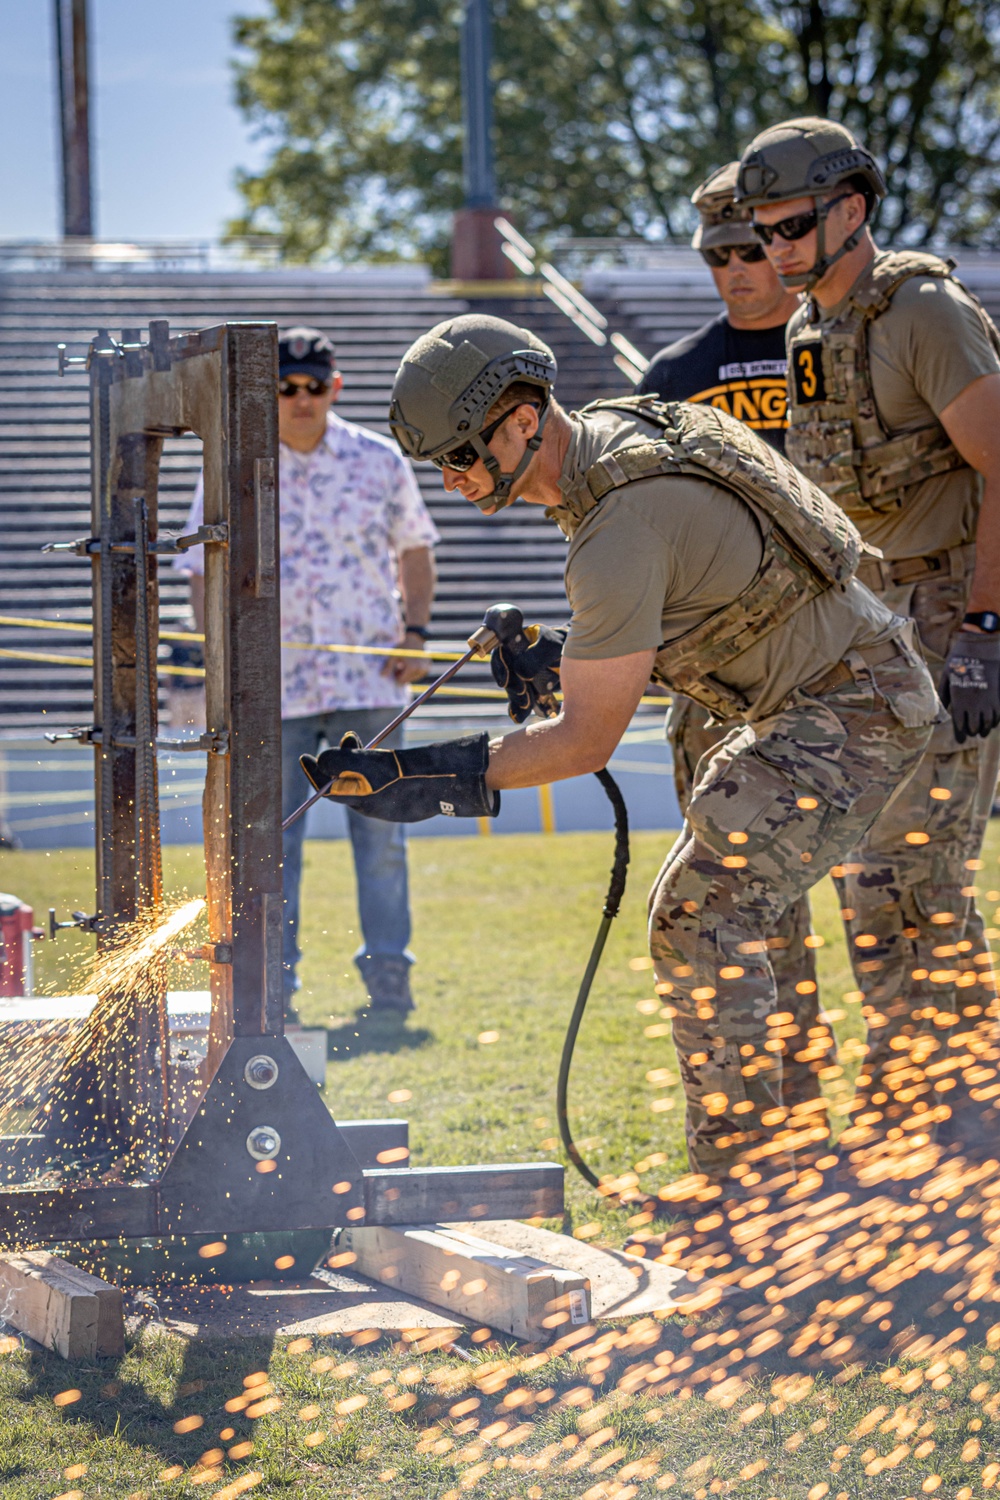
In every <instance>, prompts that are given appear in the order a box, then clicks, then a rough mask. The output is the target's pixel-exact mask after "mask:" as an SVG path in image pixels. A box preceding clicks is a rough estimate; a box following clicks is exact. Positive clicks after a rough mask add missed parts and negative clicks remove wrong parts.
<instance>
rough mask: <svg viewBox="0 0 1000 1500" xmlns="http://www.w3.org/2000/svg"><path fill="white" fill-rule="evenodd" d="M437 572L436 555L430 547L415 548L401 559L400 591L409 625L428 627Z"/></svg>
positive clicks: (406, 620)
mask: <svg viewBox="0 0 1000 1500" xmlns="http://www.w3.org/2000/svg"><path fill="white" fill-rule="evenodd" d="M436 582H437V572H436V569H435V567H434V553H433V552H432V551H431V549H430V548H429V547H413V548H411V550H410V551H409V552H404V553H403V554H402V556H401V557H400V559H399V591H400V593H401V594H402V596H403V614H404V620H405V623H406V624H408V625H426V624H427V623H428V621H429V620H430V617H431V609H432V607H433V604H434V585H435V583H436Z"/></svg>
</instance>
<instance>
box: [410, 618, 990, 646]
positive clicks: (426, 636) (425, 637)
mask: <svg viewBox="0 0 1000 1500" xmlns="http://www.w3.org/2000/svg"><path fill="white" fill-rule="evenodd" d="M991 618H992V619H994V620H996V621H997V626H998V628H1000V618H998V617H997V616H996V615H993V616H992V617H991ZM406 634H407V635H419V637H420V639H421V640H422V641H429V640H430V638H431V633H430V631H429V630H428V628H427V626H426V625H407V626H406Z"/></svg>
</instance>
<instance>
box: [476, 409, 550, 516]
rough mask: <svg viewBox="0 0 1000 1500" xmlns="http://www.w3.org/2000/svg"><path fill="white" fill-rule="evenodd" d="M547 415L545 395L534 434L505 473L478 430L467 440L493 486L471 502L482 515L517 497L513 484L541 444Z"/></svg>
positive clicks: (502, 508) (501, 506)
mask: <svg viewBox="0 0 1000 1500" xmlns="http://www.w3.org/2000/svg"><path fill="white" fill-rule="evenodd" d="M548 415H549V398H548V396H546V398H545V401H544V403H543V404H542V406H541V407H540V408H539V412H538V427H537V429H536V431H535V434H534V436H533V437H530V438H529V439H528V443H527V447H526V448H525V450H524V453H523V454H522V455H521V459H520V462H519V463H518V465H517V467H516V468H515V469H512V470H511V472H510V473H509V474H505V473H504V472H503V470H502V469H501V468H500V460H499V459H498V458H497V456H496V454H494V453H491V452H490V450H489V448H487V446H486V444H485V443H484V442H483V441H482V439H481V438H480V436H479V434H478V432H477V433H474V434H473V436H472V437H471V438H470V439H469V441H470V442H471V443H472V446H473V447H474V448H475V450H476V452H477V453H478V454H479V457H480V458H481V459H482V461H483V463H484V464H485V465H486V468H487V470H488V471H489V474H490V477H491V479H492V480H493V488H492V490H491V491H490V493H489V494H488V495H484V496H483V498H482V500H473V502H472V503H473V505H475V506H477V507H478V509H479V510H481V511H482V512H483V514H484V515H485V514H487V513H492V512H494V511H498V510H504V509H505V507H506V506H508V505H512V504H513V502H514V501H515V500H516V499H517V495H516V494H515V493H514V486H515V484H516V483H517V481H518V480H519V479H520V477H521V475H522V474H523V473H524V471H525V469H526V468H527V467H528V465H529V464H530V463H531V460H532V459H533V458H534V456H535V454H536V453H537V452H538V450H539V448H540V447H541V446H542V435H543V433H544V432H545V423H546V422H547V420H548Z"/></svg>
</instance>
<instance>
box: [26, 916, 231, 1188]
mask: <svg viewBox="0 0 1000 1500" xmlns="http://www.w3.org/2000/svg"><path fill="white" fill-rule="evenodd" d="M204 909H205V900H204V898H202V897H195V898H194V899H187V898H185V899H183V900H181V901H180V903H179V904H175V905H174V906H173V907H172V909H168V910H166V911H163V910H162V909H161V910H159V911H156V912H150V913H146V914H144V915H142V916H141V917H140V918H139V919H137V920H136V921H135V922H133V923H130V924H129V925H128V926H127V927H125V928H122V929H121V930H119V932H118V933H117V934H116V936H115V939H114V941H113V942H112V943H110V944H108V945H107V946H105V947H104V948H103V949H101V950H99V951H98V952H97V953H95V954H93V955H91V956H90V957H89V958H88V959H87V961H86V963H85V964H84V965H83V966H82V968H81V970H80V971H79V972H78V974H77V975H76V976H75V979H76V983H75V984H74V986H73V989H74V992H75V993H76V994H79V995H92V996H94V997H95V1004H94V1008H93V1010H92V1012H91V1014H90V1016H89V1017H88V1018H87V1020H86V1021H82V1022H81V1021H79V1020H62V1021H58V1022H56V1023H54V1024H53V1025H52V1026H51V1027H46V1030H45V1037H44V1044H43V1045H38V1043H37V1042H36V1044H35V1045H33V1046H32V1045H30V1044H29V1045H26V1046H25V1047H24V1048H23V1049H20V1050H19V1051H18V1053H17V1055H16V1056H14V1057H11V1058H10V1059H9V1060H8V1065H7V1067H6V1069H5V1077H4V1085H3V1096H2V1101H0V1133H2V1132H3V1131H4V1130H5V1128H9V1126H8V1122H9V1121H10V1119H11V1116H13V1115H15V1114H16V1115H21V1114H23V1110H24V1108H25V1106H26V1105H27V1104H29V1103H30V1102H31V1101H32V1100H33V1099H37V1098H38V1097H39V1095H40V1094H42V1093H43V1092H44V1090H45V1088H46V1086H47V1085H50V1084H51V1092H50V1094H49V1098H48V1100H47V1102H46V1104H45V1106H44V1110H43V1115H42V1119H41V1122H40V1123H39V1124H38V1125H36V1127H35V1128H36V1129H37V1128H40V1129H41V1130H42V1131H43V1132H45V1133H46V1134H48V1135H49V1137H50V1140H51V1141H52V1148H53V1157H57V1156H60V1157H62V1158H63V1159H64V1160H65V1158H66V1157H67V1154H68V1156H69V1157H70V1158H73V1157H78V1158H79V1159H80V1161H81V1162H83V1163H86V1162H88V1161H90V1162H92V1163H95V1165H94V1166H93V1168H92V1171H91V1172H88V1173H86V1175H93V1172H94V1171H96V1172H97V1173H98V1175H105V1174H106V1173H107V1172H108V1171H109V1169H110V1167H111V1162H112V1159H113V1160H114V1162H115V1176H118V1177H121V1176H123V1175H124V1176H135V1175H141V1176H146V1177H148V1176H149V1175H150V1173H151V1172H155V1170H156V1167H157V1165H158V1163H159V1162H160V1159H161V1156H162V1147H163V1136H164V1128H165V1127H164V1118H163V1117H164V1108H163V1104H164V1085H163V1072H162V1069H163V1066H164V1064H165V1059H164V1057H163V1048H162V1042H163V1039H164V1037H165V1035H166V1009H165V1007H166V988H167V977H166V976H167V964H168V961H169V959H170V957H171V952H170V950H171V947H172V945H173V943H174V942H175V941H176V940H177V938H178V937H179V936H180V935H181V933H183V932H184V931H185V930H186V929H187V928H188V927H190V926H191V925H192V923H194V922H195V921H196V920H197V919H198V918H199V917H200V915H201V913H202V912H203V911H204ZM53 1075H55V1076H53ZM22 1128H23V1127H22ZM67 1147H68V1148H69V1150H68V1153H67ZM109 1153H110V1154H109Z"/></svg>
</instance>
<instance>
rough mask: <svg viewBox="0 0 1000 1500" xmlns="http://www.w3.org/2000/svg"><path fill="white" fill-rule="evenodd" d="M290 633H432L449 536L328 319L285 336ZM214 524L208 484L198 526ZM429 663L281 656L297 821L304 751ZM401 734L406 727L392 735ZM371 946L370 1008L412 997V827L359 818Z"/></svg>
mask: <svg viewBox="0 0 1000 1500" xmlns="http://www.w3.org/2000/svg"><path fill="white" fill-rule="evenodd" d="M278 376H279V378H278V396H279V400H278V436H279V438H280V442H281V447H280V471H279V495H280V504H281V638H282V641H285V642H292V641H294V642H299V643H301V642H306V643H308V642H316V643H322V644H329V643H340V644H345V645H352V646H382V647H391V646H404V647H405V648H406V649H407V650H419V649H420V648H421V647H422V646H423V643H424V642H425V641H426V639H427V634H428V630H427V626H428V621H429V620H430V614H431V604H432V602H433V598H434V581H435V574H434V554H433V551H432V548H433V547H434V544H435V543H436V542H437V540H438V534H437V531H436V530H435V528H434V523H433V522H432V520H431V518H430V516H429V514H428V512H427V509H426V507H425V505H424V503H423V500H422V499H421V497H420V491H419V490H418V488H417V483H416V480H415V478H414V476H413V471H412V469H411V468H410V465H409V463H408V462H407V460H406V459H405V458H403V457H402V455H401V454H400V453H399V451H398V449H397V448H396V446H395V444H394V443H391V442H390V441H389V440H388V439H387V438H384V437H381V436H379V434H378V433H375V432H369V431H368V430H367V428H364V427H357V426H355V425H354V423H352V422H345V421H344V420H343V419H342V418H340V417H338V416H337V415H336V414H335V413H334V412H333V411H332V410H331V407H332V405H333V403H334V402H335V401H336V399H337V397H338V396H339V395H340V392H341V389H342V387H343V377H342V376H341V374H340V372H339V371H338V370H337V368H336V363H335V358H334V348H333V345H332V344H331V343H330V341H329V339H327V338H326V337H325V336H324V335H323V334H322V333H320V332H319V330H318V329H315V328H291V329H289V330H288V332H287V333H284V334H282V335H281V338H280V341H279V344H278ZM201 522H202V484H201V481H200V480H199V482H198V487H197V489H196V491H195V495H194V499H193V501H192V505H191V512H190V515H189V517H188V523H187V528H186V529H188V530H191V529H193V528H197V527H198V526H199V525H201ZM201 552H202V549H201V548H200V547H199V548H194V549H192V550H191V551H190V552H187V553H185V554H184V556H183V557H182V558H179V559H178V560H177V563H176V564H175V566H177V567H179V569H180V571H181V572H184V573H186V574H188V576H190V578H191V598H192V604H193V607H194V611H195V618H196V620H197V621H198V629H199V630H200V629H202V628H203V601H204V579H203V566H204V565H203V560H202V556H201ZM423 670H424V668H423V666H422V665H421V663H420V662H417V661H414V660H413V658H409V657H392V656H390V657H382V656H361V655H359V656H355V655H351V654H341V653H336V652H328V651H302V650H296V649H294V648H293V647H289V646H284V647H283V648H282V652H281V718H282V736H281V753H282V773H281V774H282V817H283V818H284V817H287V816H288V814H289V813H290V812H292V811H293V810H294V808H295V807H297V806H298V804H299V803H300V802H301V801H302V800H303V798H304V796H305V795H306V794H307V793H308V790H309V786H308V783H307V782H306V780H305V778H304V776H303V775H302V771H301V769H300V767H299V756H300V755H303V754H315V753H316V752H317V749H318V747H319V746H320V744H321V743H322V742H324V741H325V742H326V743H328V744H330V745H334V746H336V745H339V744H340V740H341V736H342V735H343V734H344V733H345V732H346V731H347V730H348V729H352V730H354V731H355V732H356V733H357V734H359V735H360V736H361V739H362V741H363V742H364V743H366V744H367V742H368V741H369V740H370V739H372V738H373V737H374V736H375V735H376V734H377V733H378V732H379V730H380V729H381V728H382V727H383V726H384V725H385V724H387V723H388V722H389V720H390V719H391V718H393V717H394V716H395V715H396V714H397V713H398V712H399V709H400V708H401V707H402V706H403V704H404V703H405V702H406V700H407V697H408V694H407V684H408V683H409V682H412V681H413V680H414V679H415V678H417V677H418V676H420V675H421V674H422V672H423ZM400 743H402V735H401V732H400V731H398V730H397V732H396V734H395V735H394V736H392V737H391V738H390V739H388V740H386V741H384V744H385V745H386V747H389V746H392V745H396V744H400ZM347 816H348V828H349V832H350V837H351V844H352V847H353V850H354V868H355V873H356V876H357V884H358V907H359V912H360V917H361V932H362V938H363V941H362V943H361V945H360V947H359V948H358V951H357V953H356V954H355V959H354V961H355V963H356V964H357V967H358V970H359V971H360V974H361V978H362V981H363V983H364V986H365V990H366V992H367V994H368V997H369V999H370V1002H371V1004H372V1005H373V1006H374V1007H375V1008H376V1009H377V1010H383V1011H396V1012H400V1013H405V1012H406V1011H408V1010H411V1009H412V1007H413V1001H412V999H411V996H410V980H409V970H410V965H411V964H412V963H413V955H412V954H411V953H410V951H409V948H408V944H409V940H410V910H409V892H408V887H407V870H406V843H405V837H404V831H403V827H402V825H401V824H397V823H380V822H379V821H378V820H377V819H374V818H366V817H362V816H361V815H360V814H358V813H356V812H353V811H352V812H349V813H348V815H347ZM304 837H305V819H300V820H299V821H298V822H297V823H295V824H293V825H292V827H291V828H289V829H288V830H287V832H286V833H285V835H284V872H283V879H284V894H285V930H284V952H283V962H284V973H285V1012H286V1018H287V1019H288V1020H290V1021H291V1022H293V1023H294V1022H295V1021H296V1020H297V1016H296V1014H295V1010H294V1008H293V1006H292V997H293V995H294V993H295V991H296V990H297V989H298V987H299V979H298V976H297V973H296V969H297V966H298V961H299V958H300V956H301V955H300V951H299V946H298V926H299V886H300V884H301V876H302V844H303V839H304Z"/></svg>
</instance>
